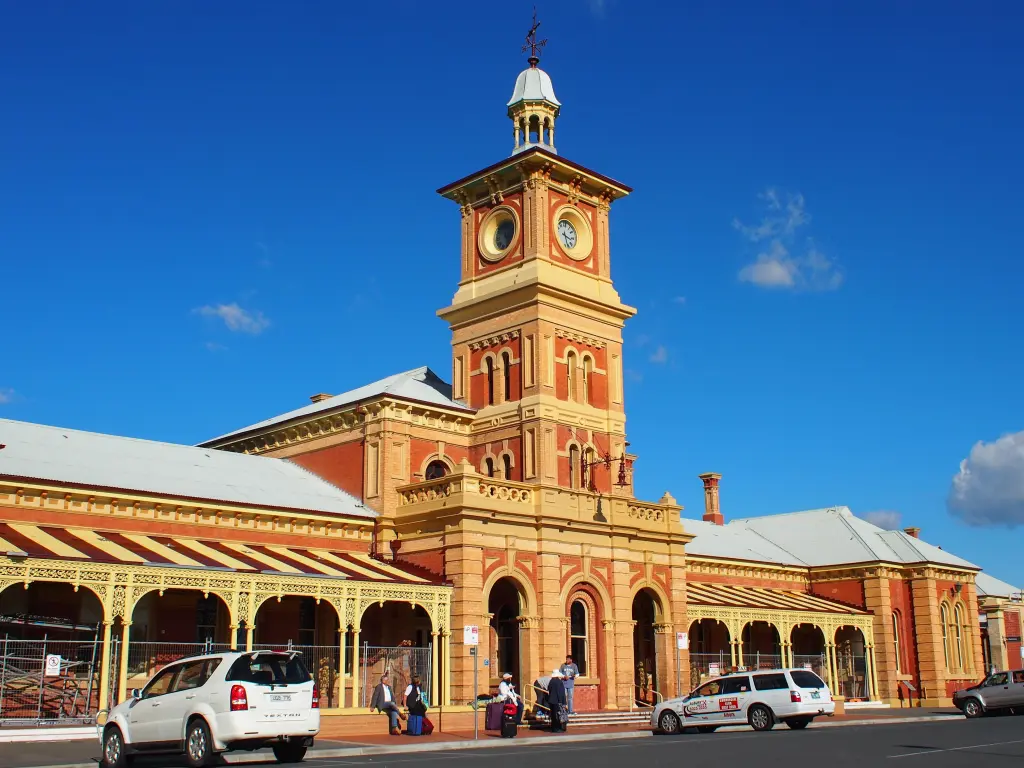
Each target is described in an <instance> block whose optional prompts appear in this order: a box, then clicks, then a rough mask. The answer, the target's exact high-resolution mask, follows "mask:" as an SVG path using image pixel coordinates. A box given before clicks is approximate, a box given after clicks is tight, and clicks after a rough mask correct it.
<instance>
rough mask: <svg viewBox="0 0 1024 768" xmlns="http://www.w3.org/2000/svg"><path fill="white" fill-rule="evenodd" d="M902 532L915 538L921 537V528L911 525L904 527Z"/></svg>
mask: <svg viewBox="0 0 1024 768" xmlns="http://www.w3.org/2000/svg"><path fill="white" fill-rule="evenodd" d="M903 532H904V533H905V534H907V536H913V537H914V538H915V539H920V538H921V529H920V528H913V527H911V528H904V529H903Z"/></svg>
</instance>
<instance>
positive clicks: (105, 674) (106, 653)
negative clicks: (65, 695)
mask: <svg viewBox="0 0 1024 768" xmlns="http://www.w3.org/2000/svg"><path fill="white" fill-rule="evenodd" d="M113 624H114V622H113V621H104V622H103V653H102V656H103V660H102V662H101V664H102V666H101V667H100V709H107V708H109V707H111V706H112V702H111V701H110V676H111V673H112V672H113V670H112V669H111V668H110V666H111V665H110V654H111V651H112V648H111V646H110V631H111V628H112V627H113Z"/></svg>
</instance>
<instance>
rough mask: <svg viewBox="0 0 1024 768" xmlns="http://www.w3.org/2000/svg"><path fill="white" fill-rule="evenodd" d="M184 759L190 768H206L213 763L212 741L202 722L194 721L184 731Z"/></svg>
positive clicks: (208, 730)
mask: <svg viewBox="0 0 1024 768" xmlns="http://www.w3.org/2000/svg"><path fill="white" fill-rule="evenodd" d="M185 759H186V760H188V764H189V766H190V768H206V766H208V765H210V763H211V762H213V739H211V738H210V728H209V726H207V725H206V722H205V721H204V720H200V719H196V720H193V721H192V722H191V723H189V724H188V729H187V730H186V731H185Z"/></svg>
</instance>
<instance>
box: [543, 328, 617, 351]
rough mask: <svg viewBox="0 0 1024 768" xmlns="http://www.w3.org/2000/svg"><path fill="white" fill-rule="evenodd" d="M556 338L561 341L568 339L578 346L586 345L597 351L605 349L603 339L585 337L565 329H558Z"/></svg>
mask: <svg viewBox="0 0 1024 768" xmlns="http://www.w3.org/2000/svg"><path fill="white" fill-rule="evenodd" d="M555 336H557V337H558V338H560V339H568V340H569V341H575V342H576V343H577V344H586V345H587V346H588V347H594V348H595V349H603V348H604V347H605V342H604V340H603V339H598V338H595V337H593V336H585V335H584V334H582V333H577V332H576V331H569V330H566V329H564V328H556V329H555Z"/></svg>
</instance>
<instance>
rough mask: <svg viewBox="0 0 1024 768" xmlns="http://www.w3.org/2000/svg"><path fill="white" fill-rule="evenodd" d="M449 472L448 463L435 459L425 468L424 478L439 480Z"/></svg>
mask: <svg viewBox="0 0 1024 768" xmlns="http://www.w3.org/2000/svg"><path fill="white" fill-rule="evenodd" d="M447 474H448V465H447V464H445V463H444V462H443V461H441V460H440V459H434V460H433V461H432V462H430V463H429V464H427V468H426V469H425V470H423V479H424V480H439V479H440V478H442V477H444V476H445V475H447Z"/></svg>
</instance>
